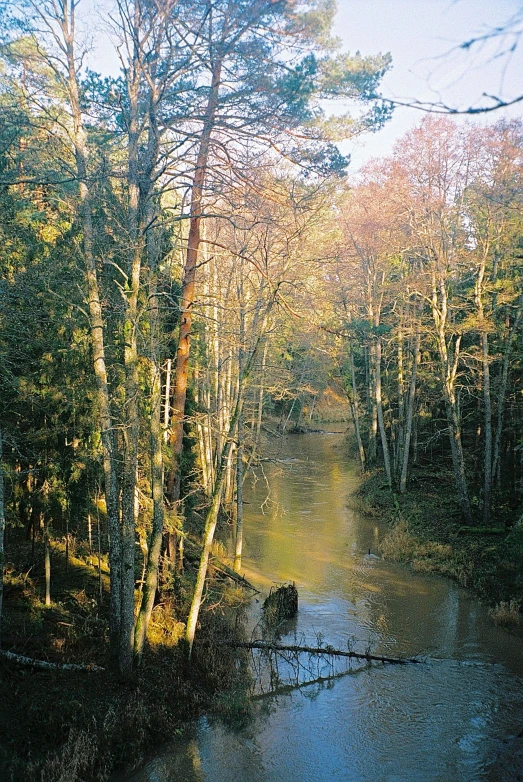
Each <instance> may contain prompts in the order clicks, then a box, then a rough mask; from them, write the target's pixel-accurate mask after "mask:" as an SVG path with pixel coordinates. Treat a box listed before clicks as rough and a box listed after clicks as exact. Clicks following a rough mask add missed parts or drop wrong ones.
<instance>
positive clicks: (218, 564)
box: [185, 537, 260, 595]
mask: <svg viewBox="0 0 523 782" xmlns="http://www.w3.org/2000/svg"><path fill="white" fill-rule="evenodd" d="M185 547H186V549H187V547H190V548H192V549H193V550H194V552H195V553H194V556H192V557H191V555H190V554H189V553H187V554H186V558H187V559H190V560H192V561H198V560H199V558H200V556H201V553H202V547H201V546H199V545H198V543H195V542H194V541H193V540H191V539H190V538H189V537H186V538H185ZM211 567H213V568H214V570H216V571H217V572H218V573H221V574H222V575H224V576H227V578H230V579H231V581H235V582H236V583H237V584H241V586H244V587H247V588H248V589H252V591H253V592H256V594H257V595H259V594H260V590H259V589H256V587H255V586H253V585H252V584H251V583H250V582H249V581H247V579H246V578H245V576H241V575H240V574H239V573H236V571H235V570H233V569H232V568H230V567H229V565H226V564H225V562H222V561H221V559H218V557H217V556H216V555H215V554H211Z"/></svg>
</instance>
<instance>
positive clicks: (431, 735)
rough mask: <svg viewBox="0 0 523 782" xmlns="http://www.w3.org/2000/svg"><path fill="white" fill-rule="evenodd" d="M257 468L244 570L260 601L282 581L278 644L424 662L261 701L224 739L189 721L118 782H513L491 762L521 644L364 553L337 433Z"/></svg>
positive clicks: (453, 596)
mask: <svg viewBox="0 0 523 782" xmlns="http://www.w3.org/2000/svg"><path fill="white" fill-rule="evenodd" d="M267 455H268V457H270V458H271V459H273V461H268V462H265V463H264V464H263V475H262V474H261V473H260V474H259V475H258V476H257V477H258V479H257V480H256V481H254V482H253V484H252V485H251V486H249V487H247V491H246V500H247V501H248V503H249V504H247V505H246V518H245V539H246V545H245V548H246V556H245V561H244V565H245V568H244V569H245V572H246V575H247V577H248V578H250V579H252V580H254V581H255V582H257V583H258V584H260V585H261V586H263V588H265V589H267V588H268V586H270V584H271V583H273V582H274V583H281V582H282V581H289V580H293V581H296V583H297V585H298V588H299V590H300V612H299V616H298V619H297V621H296V623H295V624H294V625H292V626H291V625H289V627H288V628H286V631H287V633H288V636H287V637H288V639H289V640H291V641H292V639H299V640H300V641H303V642H305V643H315V642H316V641H317V638H318V634H321V635H322V636H323V638H324V640H325V643H329V644H332V645H333V646H335V647H340V648H346V647H347V644H348V643H351V644H353V645H355V648H356V650H361V651H363V650H364V649H365V648H366V647H368V646H370V647H372V651H376V652H384V653H388V654H393V655H406V656H410V655H413V654H420V653H424V654H427V655H430V658H431V659H430V660H429V661H427V663H426V664H425V665H419V666H408V667H403V666H372V667H365V666H355V667H354V669H353V674H352V675H349V676H346V677H344V678H342V679H338V680H336V681H335V682H332V683H330V684H323V685H311V686H308V687H305V688H302V689H299V690H297V691H295V692H293V693H290V694H286V695H279V696H277V697H272V698H270V699H268V700H266V701H264V702H261V703H258V705H257V707H256V708H257V710H258V711H257V716H256V719H255V720H254V722H253V723H252V724H251V725H250V726H249V727H248V728H247V729H243V730H241V731H239V732H232V731H230V730H229V729H227V728H225V727H224V726H222V725H220V724H219V723H216V722H209V721H208V720H202V721H200V722H199V723H197V724H196V725H194V726H192V727H191V728H190V729H189V730H188V732H187V735H186V736H185V737H184V738H183V739H182V740H180V741H178V742H177V743H176V744H175V745H173V746H171V747H170V748H169V749H168V750H167V751H166V754H164V755H162V756H159V757H158V758H156V759H155V760H154V761H152V762H151V764H149V765H148V766H147V767H146V768H145V769H143V770H142V772H140V774H139V775H137V776H135V777H133V779H135V780H136V782H138V780H140V781H141V782H145V780H149V781H150V782H152V781H153V780H154V782H171V781H172V782H174V780H177V782H178V780H186V781H187V782H203V781H207V780H212V782H236V780H238V782H240V781H241V782H254V781H256V782H282V781H285V782H323V781H325V782H327V780H328V781H329V782H332V781H333V780H334V781H335V780H340V781H341V780H343V782H347V781H349V782H360V781H361V782H395V780H398V782H400V781H401V782H462V781H463V782H481V780H485V782H487V781H488V780H497V781H498V782H503V781H504V780H505V779H506V780H507V782H508V780H511V782H512V780H514V779H517V771H518V769H517V768H516V765H517V761H512V762H511V763H509V764H508V765H507V766H505V765H503V764H502V763H499V762H496V757H497V756H498V754H499V752H500V749H502V747H503V746H504V744H503V742H504V741H505V740H507V739H510V738H511V737H513V736H515V735H516V734H517V733H518V732H519V731H520V729H521V706H522V702H523V684H522V680H521V678H520V677H521V675H522V674H523V664H522V655H521V651H522V643H521V640H520V639H517V638H515V637H513V636H510V635H509V634H507V633H505V632H504V631H502V630H500V629H498V628H495V627H494V626H493V625H492V624H491V622H490V620H489V618H488V616H487V614H486V611H485V609H484V608H483V607H482V606H481V605H480V604H479V603H478V602H477V601H476V600H475V599H473V598H472V597H471V596H470V595H469V594H468V593H466V592H464V591H463V590H461V589H458V588H457V587H456V586H454V585H453V584H452V583H450V582H448V581H446V580H444V579H442V578H438V577H431V576H426V575H417V574H414V573H411V572H410V571H408V570H407V569H405V568H403V567H400V566H397V565H394V564H392V563H389V562H386V561H383V560H382V559H375V558H374V557H372V558H369V557H368V556H366V555H367V554H368V551H369V549H370V550H371V552H373V553H377V552H378V549H379V540H380V537H381V536H382V535H383V532H384V530H383V528H382V527H381V525H380V524H376V523H375V521H373V520H369V519H367V518H364V517H362V516H360V515H359V513H358V512H357V510H356V508H355V505H354V502H353V501H351V499H350V494H351V491H352V490H353V489H354V488H356V487H357V485H358V480H359V477H358V474H357V469H356V467H355V465H352V464H350V463H349V462H348V460H347V459H346V456H345V453H344V446H343V438H342V437H341V436H337V435H331V436H322V435H303V436H289V437H286V438H282V440H279V441H275V442H274V441H273V442H272V443H270V444H269V447H268V454H267ZM268 490H269V493H268ZM254 621H256V619H255V620H254ZM358 647H359V648H358ZM434 658H439V659H434ZM494 769H496V770H494ZM506 769H508V770H506Z"/></svg>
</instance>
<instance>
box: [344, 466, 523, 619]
mask: <svg viewBox="0 0 523 782" xmlns="http://www.w3.org/2000/svg"><path fill="white" fill-rule="evenodd" d="M358 496H359V501H360V506H361V509H362V510H363V512H364V513H367V514H368V515H372V516H379V517H380V518H381V519H383V520H384V521H386V522H387V523H388V524H389V525H390V532H389V533H388V534H387V535H386V536H385V538H384V540H383V541H382V544H381V549H382V554H383V556H384V557H386V558H388V559H392V560H395V561H398V562H405V563H409V564H410V565H411V566H412V567H413V568H414V569H415V570H416V571H418V572H425V573H439V574H442V575H444V576H447V577H449V578H452V579H453V580H455V581H457V582H458V583H459V584H460V585H462V586H464V587H468V588H469V589H472V590H473V591H474V592H475V593H476V594H477V595H478V596H479V597H480V598H481V599H482V600H484V601H485V602H486V603H487V604H488V605H489V606H490V614H491V616H492V619H493V621H495V622H496V623H498V624H502V625H505V626H507V627H511V628H513V629H514V630H518V628H519V629H520V630H521V629H523V616H522V613H521V609H522V607H523V526H522V525H521V524H514V525H512V526H511V525H509V524H507V523H495V524H494V523H493V524H492V526H489V527H485V526H484V525H483V524H482V523H480V522H478V524H477V526H473V527H471V526H464V525H463V524H462V523H461V520H460V513H459V508H458V505H457V502H456V500H455V498H454V496H455V491H454V487H453V478H452V474H451V473H448V472H445V471H444V470H438V471H437V472H435V471H434V470H432V471H431V470H429V469H428V468H415V469H414V470H413V471H412V475H411V485H410V487H409V490H408V492H407V493H406V494H404V495H398V494H395V493H393V492H391V491H390V489H389V488H388V486H387V485H386V483H385V480H384V475H383V473H382V472H381V471H376V472H374V473H372V474H370V475H368V476H367V477H366V479H365V480H364V482H363V484H362V486H361V488H360V490H359V492H358Z"/></svg>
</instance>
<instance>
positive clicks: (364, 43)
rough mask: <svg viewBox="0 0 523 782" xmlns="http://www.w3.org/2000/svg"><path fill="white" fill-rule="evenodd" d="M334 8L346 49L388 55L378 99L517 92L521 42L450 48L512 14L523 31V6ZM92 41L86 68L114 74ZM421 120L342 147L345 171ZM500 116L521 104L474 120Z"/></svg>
mask: <svg viewBox="0 0 523 782" xmlns="http://www.w3.org/2000/svg"><path fill="white" fill-rule="evenodd" d="M195 2H198V0H195ZM112 4H113V3H112V0H87V5H88V6H90V8H91V11H90V12H89V11H88V12H87V18H88V19H89V27H91V32H93V31H94V28H95V27H96V24H95V19H96V17H97V14H96V13H95V12H94V10H95V8H96V7H97V6H98V8H99V9H104V8H105V9H106V8H107V7H108V6H109V5H112ZM337 5H338V12H337V14H336V17H335V21H334V28H333V33H334V34H335V35H336V36H338V37H339V38H340V39H341V42H342V45H343V49H344V50H345V51H350V52H356V51H359V52H361V54H362V55H371V54H378V53H380V52H381V53H385V52H390V53H391V55H392V62H393V67H392V70H391V71H390V72H389V73H388V74H387V75H386V76H385V78H384V80H383V82H382V94H383V95H384V96H385V97H387V98H391V99H397V100H402V101H409V100H410V101H412V100H418V101H433V102H438V101H441V102H443V103H445V104H447V105H450V106H453V107H456V108H460V109H463V108H468V107H469V106H477V105H479V104H480V102H481V96H482V93H488V94H491V95H497V96H500V97H502V98H503V99H506V100H510V99H511V98H514V97H516V96H517V95H520V94H523V36H522V40H521V45H520V46H518V47H517V48H516V49H515V51H514V52H513V53H512V54H510V55H509V54H507V55H503V50H504V49H506V48H507V46H510V45H511V44H512V43H513V40H509V39H506V38H504V39H496V41H495V42H493V43H492V44H490V45H484V46H483V47H474V48H473V50H472V51H470V50H469V51H463V50H459V49H456V47H459V45H460V44H462V43H463V42H464V41H468V40H470V39H471V38H472V37H475V36H477V35H482V34H485V33H487V32H489V31H491V30H492V29H493V28H495V27H499V26H502V25H504V24H505V22H506V21H507V20H508V19H509V18H511V17H512V16H513V15H514V14H515V13H517V12H518V11H519V12H520V16H521V18H522V23H521V25H520V28H523V0H337ZM95 40H97V43H98V46H96V45H95V50H94V52H93V55H92V59H91V58H90V59H91V62H90V63H89V64H90V65H91V67H93V68H94V69H95V70H100V71H102V72H105V73H108V72H117V71H118V69H119V62H118V58H117V55H116V52H115V51H114V49H113V47H112V46H111V45H108V44H107V39H105V44H104V43H103V41H104V36H103V34H102V35H100V33H98V34H96V33H95ZM423 116H424V112H421V111H419V110H416V109H413V108H400V107H398V108H396V110H395V112H394V116H393V119H392V120H391V121H390V122H388V123H387V125H386V127H385V128H383V129H382V130H381V131H379V132H377V133H372V134H371V133H369V134H366V135H365V136H363V137H360V138H359V139H358V140H357V141H356V142H351V141H346V142H344V143H343V144H342V145H341V149H342V152H343V153H344V154H350V155H351V167H350V170H351V171H353V172H356V171H358V169H360V168H361V167H362V166H363V165H364V164H365V163H366V162H367V161H368V160H369V159H371V158H373V157H381V156H384V155H388V154H390V152H391V151H392V147H393V144H394V142H395V141H396V140H397V139H398V138H400V137H401V136H402V135H403V134H404V133H406V132H407V131H408V130H409V129H411V128H413V127H414V126H415V125H417V124H418V123H419V122H420V121H421V119H422V117H423ZM504 116H511V117H514V116H523V101H522V102H521V103H519V104H516V105H515V106H514V107H512V108H511V109H507V110H504V111H501V110H498V111H495V112H492V113H490V114H486V115H481V116H479V117H476V118H475V119H474V120H473V121H475V122H480V123H481V124H487V123H488V122H495V121H496V120H498V119H501V118H502V117H504ZM463 121H465V120H463Z"/></svg>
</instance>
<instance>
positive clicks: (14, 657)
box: [0, 649, 105, 672]
mask: <svg viewBox="0 0 523 782" xmlns="http://www.w3.org/2000/svg"><path fill="white" fill-rule="evenodd" d="M0 657H5V658H6V659H7V660H11V662H14V663H17V665H24V666H25V667H26V668H37V669H38V670H41V671H86V672H91V671H105V668H100V666H99V665H79V664H77V663H50V662H47V660H35V659H34V658H33V657H25V656H24V655H23V654H15V652H8V651H7V650H6V649H0Z"/></svg>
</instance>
